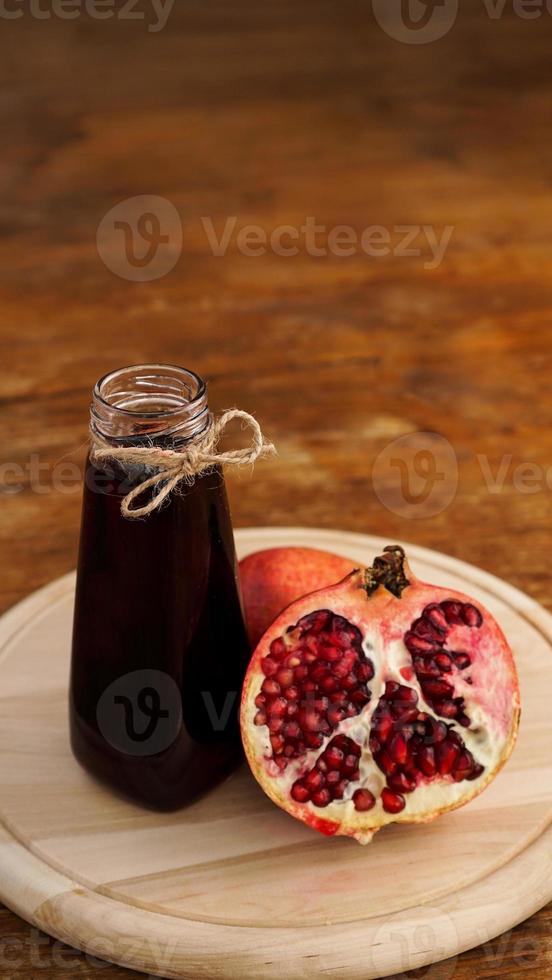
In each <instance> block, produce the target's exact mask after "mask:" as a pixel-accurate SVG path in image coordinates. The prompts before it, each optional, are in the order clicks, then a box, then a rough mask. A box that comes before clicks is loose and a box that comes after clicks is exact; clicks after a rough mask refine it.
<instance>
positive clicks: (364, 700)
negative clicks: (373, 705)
mask: <svg viewBox="0 0 552 980" xmlns="http://www.w3.org/2000/svg"><path fill="white" fill-rule="evenodd" d="M351 701H352V702H353V704H354V705H356V707H357V708H364V706H365V705H367V704H368V702H369V701H370V695H369V694H367V693H366V691H365V690H363V689H362V688H361V687H357V689H356V691H353V693H352V694H351Z"/></svg>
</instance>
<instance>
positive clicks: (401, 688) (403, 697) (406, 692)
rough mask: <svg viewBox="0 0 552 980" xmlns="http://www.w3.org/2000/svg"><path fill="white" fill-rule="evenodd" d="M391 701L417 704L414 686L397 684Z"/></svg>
mask: <svg viewBox="0 0 552 980" xmlns="http://www.w3.org/2000/svg"><path fill="white" fill-rule="evenodd" d="M393 701H394V702H395V703H398V704H404V705H410V704H418V695H417V694H416V691H415V690H414V688H412V687H405V685H404V684H398V685H397V690H396V691H395V693H394V695H393Z"/></svg>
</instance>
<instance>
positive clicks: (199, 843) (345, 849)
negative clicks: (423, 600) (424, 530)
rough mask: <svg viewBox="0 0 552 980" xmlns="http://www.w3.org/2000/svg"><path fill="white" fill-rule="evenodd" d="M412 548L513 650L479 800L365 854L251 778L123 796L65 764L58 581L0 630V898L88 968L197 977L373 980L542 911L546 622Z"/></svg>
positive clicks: (550, 846)
mask: <svg viewBox="0 0 552 980" xmlns="http://www.w3.org/2000/svg"><path fill="white" fill-rule="evenodd" d="M237 542H238V548H239V553H240V557H243V556H244V555H246V554H248V553H249V552H252V551H256V550H258V549H260V548H267V547H270V546H274V545H289V544H295V545H306V546H314V547H319V548H324V549H326V550H330V551H335V552H337V553H340V554H343V555H346V556H350V557H351V558H353V559H354V560H356V561H359V562H363V563H369V562H370V561H371V560H372V558H373V557H374V555H375V554H376V553H377V552H378V551H380V549H381V548H382V546H383V545H384V544H386V543H387V542H385V541H382V540H380V539H379V538H373V537H367V536H364V535H359V534H348V533H342V532H337V531H318V530H305V529H298V528H297V529H296V528H281V529H271V528H266V529H248V530H241V531H238V532H237ZM407 550H408V554H409V557H410V560H411V562H412V564H413V566H414V569H415V571H416V573H417V574H418V575H420V577H422V578H424V579H426V580H429V581H434V582H436V583H437V584H442V585H445V584H448V585H449V586H451V587H452V588H455V589H459V590H461V591H464V592H468V593H471V594H472V595H474V596H475V597H476V598H478V599H480V600H481V601H482V602H483V603H484V604H485V605H486V606H487V607H488V608H489V609H490V610H491V611H492V612H493V613H494V614H495V615H496V617H497V619H498V620H499V622H500V623H501V625H502V626H503V628H504V630H505V632H506V634H507V636H508V638H509V640H510V642H511V644H512V646H513V647H514V650H515V652H516V655H517V659H518V664H519V668H520V673H521V683H522V699H523V721H522V727H521V732H520V738H519V742H518V745H517V748H516V750H515V753H514V756H513V757H512V759H511V760H510V762H509V764H508V765H507V767H506V768H505V769H504V770H503V772H502V773H501V774H500V775H499V777H498V778H497V780H496V781H495V782H494V783H493V784H492V786H491V787H490V788H489V789H488V790H487V791H486V792H485V793H484V794H483V795H482V796H481V797H479V798H478V799H477V800H475V801H474V802H473V803H472V804H471V805H469V806H468V807H466V808H464V809H462V810H458V811H455V812H454V813H451V814H448V815H447V816H445V817H443V818H442V819H440V820H439V821H437V822H436V823H434V824H430V825H426V826H416V827H408V826H402V827H398V826H396V827H391V828H388V829H385V830H383V831H382V832H381V833H380V834H378V835H377V836H376V837H375V839H374V841H373V843H372V844H370V845H368V846H366V847H364V848H363V847H361V846H360V845H359V844H357V843H356V842H354V841H352V840H349V839H344V838H338V839H327V838H323V837H321V836H319V835H318V834H316V833H315V832H314V831H311V830H309V829H308V828H307V827H305V826H303V825H302V824H299V823H297V822H296V821H294V820H293V819H292V818H291V817H289V816H288V815H287V814H285V813H283V812H282V811H280V810H278V809H277V808H276V807H275V806H273V805H272V804H271V803H270V802H269V800H268V799H266V798H265V796H264V795H263V793H262V792H261V790H260V789H259V787H258V786H257V784H256V783H255V782H254V780H253V778H252V777H251V775H250V774H249V772H248V771H247V770H246V769H245V767H244V768H243V769H242V770H241V771H239V772H238V773H236V774H235V775H234V776H232V777H231V778H230V779H229V780H228V781H227V782H226V783H224V784H223V785H222V786H220V787H219V788H218V789H216V790H214V791H213V792H212V793H210V794H209V795H207V796H206V797H204V798H203V799H201V800H200V801H199V802H197V803H195V804H194V805H193V806H190V807H189V808H187V809H185V810H183V811H181V812H179V813H173V814H154V813H151V812H148V811H146V810H142V809H140V808H139V807H137V806H134V805H132V804H131V803H128V802H126V801H124V800H121V799H117V798H116V797H114V796H112V795H111V794H110V793H109V792H107V791H106V790H104V789H103V788H102V787H101V786H100V785H98V784H97V783H95V782H94V781H93V780H92V779H91V778H90V777H88V776H87V774H86V773H85V772H83V771H82V770H81V769H80V767H79V766H78V765H77V764H76V763H75V762H74V760H73V757H72V755H71V752H70V749H69V744H68V736H67V709H66V701H67V680H68V668H69V648H70V634H71V618H72V606H73V594H74V576H73V575H68V576H66V577H65V578H62V579H60V580H59V581H57V582H54V583H52V584H51V585H49V586H48V587H47V588H45V589H42V590H41V591H40V592H37V593H35V594H34V595H32V596H30V597H29V598H28V599H26V600H25V601H24V602H22V603H21V604H20V605H19V606H17V607H16V608H15V609H13V610H11V611H10V612H9V613H7V614H6V615H5V616H4V617H3V619H2V620H0V899H1V900H2V901H3V902H5V904H6V905H8V906H9V907H10V908H11V909H13V911H15V912H17V913H18V914H19V915H21V916H23V917H24V918H25V919H27V920H28V921H29V922H31V923H33V924H34V925H36V926H38V927H39V928H41V929H43V930H45V931H46V932H48V933H50V934H51V935H53V936H55V937H57V938H59V939H62V940H64V941H65V942H67V943H70V944H71V945H73V946H76V947H78V948H80V949H83V950H86V951H87V952H89V953H90V954H92V955H95V956H99V957H102V958H104V959H107V960H110V961H112V962H115V963H119V964H122V965H123V966H128V967H132V968H134V969H138V970H143V971H144V972H146V973H150V974H154V975H158V976H163V977H182V978H189V980H200V978H219V980H220V978H224V980H225V978H232V980H264V978H278V980H281V978H282V977H285V978H286V980H298V978H309V977H322V976H328V977H336V978H339V980H349V978H355V980H370V978H373V977H382V976H387V975H389V974H391V973H400V972H402V971H405V970H411V969H414V968H416V967H422V966H425V965H427V964H429V963H433V962H436V961H438V960H441V959H444V958H445V957H450V956H454V955H456V954H457V953H459V952H461V951H463V950H466V949H469V948H471V947H473V946H476V945H479V944H480V943H485V942H487V941H489V940H490V939H492V938H493V937H495V936H496V935H498V934H499V933H501V932H504V931H505V930H507V929H509V928H510V927H512V926H513V925H515V924H517V923H518V922H520V921H521V920H523V919H524V918H527V917H528V916H530V915H531V914H532V913H533V912H535V911H536V910H537V909H539V908H541V907H542V906H543V905H545V904H546V903H547V902H548V901H549V900H550V899H552V827H551V824H552V760H551V757H550V726H551V720H550V704H551V703H552V616H550V615H549V614H548V613H547V612H545V611H544V610H543V609H542V608H541V607H540V606H538V605H537V604H536V603H535V602H533V601H532V600H531V599H529V598H528V597H527V596H525V595H523V594H521V593H520V592H518V591H517V590H515V589H514V588H512V587H511V586H509V585H506V584H505V583H503V582H500V581H499V580H498V579H495V578H493V577H492V576H490V575H487V574H486V573H484V572H481V571H479V570H477V569H475V568H473V567H471V566H469V565H465V564H463V563H462V562H459V561H456V560H454V559H452V558H448V557H446V556H444V555H440V554H436V553H434V552H431V551H427V550H425V549H423V548H418V547H415V546H410V547H408V546H407ZM452 972H453V971H451V975H452Z"/></svg>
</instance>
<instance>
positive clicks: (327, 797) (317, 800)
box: [312, 787, 332, 807]
mask: <svg viewBox="0 0 552 980" xmlns="http://www.w3.org/2000/svg"><path fill="white" fill-rule="evenodd" d="M331 799H332V797H331V794H330V791H329V789H326V788H325V787H324V789H319V790H317V792H316V793H313V794H312V802H313V803H314V805H315V806H320V807H322V806H327V805H328V803H330V802H331Z"/></svg>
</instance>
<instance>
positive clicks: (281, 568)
mask: <svg viewBox="0 0 552 980" xmlns="http://www.w3.org/2000/svg"><path fill="white" fill-rule="evenodd" d="M354 567H355V563H354V561H351V560H350V559H348V558H340V556H339V555H333V554H331V553H330V552H329V551H319V550H318V549H317V548H266V549H265V550H264V551H256V552H255V553H254V554H252V555H247V557H246V558H243V559H242V560H241V562H240V580H241V587H242V595H243V605H244V611H245V620H246V623H247V631H248V633H249V639H250V642H251V647H252V648H255V647H256V646H257V643H258V642H259V640H260V639H261V636H262V635H263V633H264V631H265V630H267V629H268V627H269V626H270V624H271V623H273V622H274V620H275V619H276V616H277V615H278V613H280V612H281V611H282V609H285V607H286V606H289V604H290V602H294V601H295V599H298V598H299V597H300V596H303V595H308V593H309V592H314V590H315V589H323V588H326V586H327V585H334V584H335V583H336V582H339V581H341V579H342V578H344V576H345V575H347V574H348V573H349V572H351V571H352V570H353V568H354Z"/></svg>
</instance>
